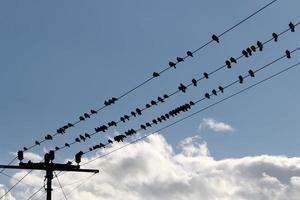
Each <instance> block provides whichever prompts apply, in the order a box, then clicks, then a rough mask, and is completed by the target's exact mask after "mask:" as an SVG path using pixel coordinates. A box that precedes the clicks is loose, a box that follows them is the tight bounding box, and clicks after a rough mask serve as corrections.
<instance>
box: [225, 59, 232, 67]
mask: <svg viewBox="0 0 300 200" xmlns="http://www.w3.org/2000/svg"><path fill="white" fill-rule="evenodd" d="M225 64H226V65H227V68H228V69H230V68H231V63H230V61H229V60H226V61H225Z"/></svg>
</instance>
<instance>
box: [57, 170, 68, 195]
mask: <svg viewBox="0 0 300 200" xmlns="http://www.w3.org/2000/svg"><path fill="white" fill-rule="evenodd" d="M54 174H55V178H56V180H57V182H58V185H59V187H60V189H61V191H62V193H63V195H64V198H65V200H68V198H67V196H66V193H65V191H64V189H63V187H62V185H61V183H60V181H59V178H58V176H57V174H56V171H54Z"/></svg>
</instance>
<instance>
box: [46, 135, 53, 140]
mask: <svg viewBox="0 0 300 200" xmlns="http://www.w3.org/2000/svg"><path fill="white" fill-rule="evenodd" d="M52 139H53V137H52V136H51V135H46V136H45V140H52Z"/></svg>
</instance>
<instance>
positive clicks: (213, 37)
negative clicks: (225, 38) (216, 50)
mask: <svg viewBox="0 0 300 200" xmlns="http://www.w3.org/2000/svg"><path fill="white" fill-rule="evenodd" d="M211 38H212V40H214V41H216V42H217V43H220V40H219V37H218V36H216V35H215V34H214V35H212V36H211Z"/></svg>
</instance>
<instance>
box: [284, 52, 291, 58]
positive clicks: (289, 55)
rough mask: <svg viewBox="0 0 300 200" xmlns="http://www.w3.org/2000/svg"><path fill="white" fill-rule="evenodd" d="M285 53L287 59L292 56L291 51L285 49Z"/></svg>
mask: <svg viewBox="0 0 300 200" xmlns="http://www.w3.org/2000/svg"><path fill="white" fill-rule="evenodd" d="M285 55H286V57H287V58H288V59H290V58H292V57H291V52H290V51H289V50H286V51H285Z"/></svg>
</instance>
